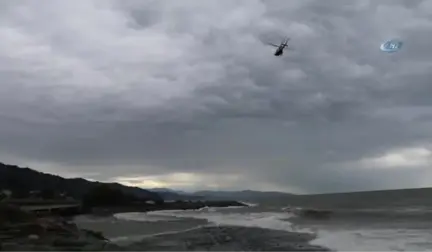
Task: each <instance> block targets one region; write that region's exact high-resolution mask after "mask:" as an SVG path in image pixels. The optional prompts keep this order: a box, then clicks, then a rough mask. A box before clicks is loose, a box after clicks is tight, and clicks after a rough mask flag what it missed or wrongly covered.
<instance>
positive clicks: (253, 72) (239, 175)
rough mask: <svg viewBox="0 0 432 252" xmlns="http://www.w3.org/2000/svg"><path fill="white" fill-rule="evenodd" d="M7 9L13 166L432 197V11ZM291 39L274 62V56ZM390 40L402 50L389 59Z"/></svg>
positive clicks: (15, 4)
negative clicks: (426, 192)
mask: <svg viewBox="0 0 432 252" xmlns="http://www.w3.org/2000/svg"><path fill="white" fill-rule="evenodd" d="M0 11H1V15H0V37H1V41H0V43H1V47H0V80H1V86H0V120H1V123H0V158H1V160H4V161H5V162H13V163H16V164H21V165H30V166H33V167H34V168H37V169H40V170H44V171H49V172H56V173H60V174H63V175H68V176H85V177H88V178H93V179H101V180H117V181H122V182H125V183H127V182H129V183H130V184H137V185H142V186H149V185H167V186H173V187H181V188H183V189H184V188H186V189H188V188H189V189H195V188H205V187H211V188H227V189H239V188H252V189H278V190H288V191H294V192H330V191H345V190H367V189H382V188H399V187H416V186H430V185H432V177H431V176H430V175H432V174H431V172H430V168H429V167H430V164H431V163H432V162H431V160H432V151H431V150H432V148H430V141H431V133H432V127H431V122H432V110H431V105H432V99H431V93H432V83H431V81H430V80H431V76H432V71H431V70H432V51H431V50H430V48H429V47H430V44H431V35H430V34H431V32H432V18H431V17H432V16H431V14H432V1H431V0H423V1H421V0H418V1H417V0H410V1H402V0H400V1H396V0H395V1H384V0H383V1H381V0H374V1H368V0H358V1H357V0H353V1H341V0H340V1H339V0H328V1H325V2H323V1H312V0H298V1H294V0H292V1H282V0H281V1H276V0H272V1H259V0H244V1H242V0H237V1H234V0H233V1H225V2H224V3H223V4H221V2H219V1H192V0H184V1H180V2H178V1H150V0H149V1H144V0H140V1H135V0H129V1H114V0H112V1H96V0H95V1H91V0H82V1H50V0H46V1H41V2H38V3H35V2H33V1H26V0H22V1H4V2H1V3H0ZM285 35H289V36H290V37H292V47H293V50H292V51H287V53H288V54H287V55H284V56H283V57H280V58H276V57H274V56H273V55H272V53H273V50H274V48H272V47H268V46H266V45H265V43H266V42H274V43H277V42H278V41H280V40H281V39H282V38H283V37H284V36H285ZM389 38H400V39H402V40H403V41H404V42H405V44H404V47H403V50H401V51H400V52H398V53H394V54H385V53H383V52H380V51H379V45H380V43H381V42H382V41H384V40H385V39H389ZM133 177H134V178H135V180H132V179H131V178H133ZM137 177H138V178H139V179H138V180H137V179H136V178H137ZM152 181H153V182H154V183H150V182H152ZM156 182H157V183H156Z"/></svg>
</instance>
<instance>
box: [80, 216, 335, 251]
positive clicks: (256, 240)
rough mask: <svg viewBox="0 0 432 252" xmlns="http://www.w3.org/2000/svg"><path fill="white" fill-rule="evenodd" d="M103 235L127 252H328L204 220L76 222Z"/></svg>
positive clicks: (282, 235) (279, 234) (305, 240)
mask: <svg viewBox="0 0 432 252" xmlns="http://www.w3.org/2000/svg"><path fill="white" fill-rule="evenodd" d="M75 222H76V223H77V225H78V226H79V227H80V228H86V229H90V230H94V231H101V232H103V234H104V235H105V236H106V237H107V238H109V239H110V240H111V241H113V242H115V243H116V244H118V245H120V246H122V250H124V251H189V250H201V251H328V249H327V248H323V247H319V246H314V245H311V244H309V242H310V241H311V240H313V239H315V236H314V235H311V234H308V233H297V232H285V231H277V230H271V229H263V228H257V227H238V226H217V225H211V224H210V223H208V222H207V221H204V220H195V219H184V220H171V221H154V222H142V221H129V220H119V219H116V218H115V217H104V218H92V219H85V218H82V219H81V220H80V219H79V218H77V220H76V221H75Z"/></svg>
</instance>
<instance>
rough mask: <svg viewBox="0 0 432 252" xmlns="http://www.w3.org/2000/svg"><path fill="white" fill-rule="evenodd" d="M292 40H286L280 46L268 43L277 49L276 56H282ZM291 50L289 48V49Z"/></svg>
mask: <svg viewBox="0 0 432 252" xmlns="http://www.w3.org/2000/svg"><path fill="white" fill-rule="evenodd" d="M289 40H290V38H287V39H285V40H284V41H282V42H281V43H280V45H275V44H273V43H268V44H269V45H271V46H274V47H277V49H276V51H275V53H274V56H281V55H282V54H283V50H284V49H285V47H288V41H289ZM288 49H289V48H288Z"/></svg>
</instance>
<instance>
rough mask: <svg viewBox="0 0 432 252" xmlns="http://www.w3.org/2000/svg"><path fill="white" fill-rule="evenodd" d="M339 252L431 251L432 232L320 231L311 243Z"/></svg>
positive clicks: (404, 230) (387, 230)
mask: <svg viewBox="0 0 432 252" xmlns="http://www.w3.org/2000/svg"><path fill="white" fill-rule="evenodd" d="M311 243H312V244H314V245H320V246H325V247H328V248H331V249H335V250H339V251H430V250H431V249H432V232H425V231H424V230H412V229H360V230H338V231H328V230H320V231H318V238H317V239H316V240H314V241H312V242H311Z"/></svg>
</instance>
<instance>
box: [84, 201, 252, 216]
mask: <svg viewBox="0 0 432 252" xmlns="http://www.w3.org/2000/svg"><path fill="white" fill-rule="evenodd" d="M204 207H249V205H247V204H245V203H242V202H239V201H198V202H166V203H164V204H161V205H151V204H137V205H129V206H98V207H91V210H90V211H89V212H87V213H85V214H92V215H96V216H110V215H114V214H116V213H128V212H153V211H164V210H198V209H201V208H204Z"/></svg>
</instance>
